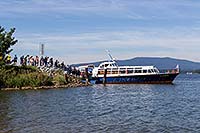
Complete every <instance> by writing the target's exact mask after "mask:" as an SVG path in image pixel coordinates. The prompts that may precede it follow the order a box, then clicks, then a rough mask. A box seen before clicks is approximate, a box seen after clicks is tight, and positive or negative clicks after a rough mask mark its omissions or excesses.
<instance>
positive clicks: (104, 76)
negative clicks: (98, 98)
mask: <svg viewBox="0 0 200 133" xmlns="http://www.w3.org/2000/svg"><path fill="white" fill-rule="evenodd" d="M106 75H107V68H106V69H104V75H103V84H104V85H105V84H106Z"/></svg>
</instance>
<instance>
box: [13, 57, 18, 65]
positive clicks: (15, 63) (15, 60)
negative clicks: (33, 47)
mask: <svg viewBox="0 0 200 133" xmlns="http://www.w3.org/2000/svg"><path fill="white" fill-rule="evenodd" d="M13 62H14V65H17V55H15V57H14V59H13Z"/></svg>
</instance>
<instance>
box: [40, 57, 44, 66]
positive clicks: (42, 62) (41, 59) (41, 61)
mask: <svg viewBox="0 0 200 133" xmlns="http://www.w3.org/2000/svg"><path fill="white" fill-rule="evenodd" d="M43 65H44V58H43V56H42V57H41V58H40V66H43Z"/></svg>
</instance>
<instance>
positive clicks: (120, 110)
mask: <svg viewBox="0 0 200 133" xmlns="http://www.w3.org/2000/svg"><path fill="white" fill-rule="evenodd" d="M199 94H200V76H199V75H194V76H191V75H189V76H188V75H180V76H179V77H178V78H177V79H176V81H175V83H174V85H107V86H103V85H94V86H90V87H80V88H74V89H72V88H71V89H58V90H37V91H3V92H0V132H199V131H200V111H199V109H200V104H199V103H200V95H199Z"/></svg>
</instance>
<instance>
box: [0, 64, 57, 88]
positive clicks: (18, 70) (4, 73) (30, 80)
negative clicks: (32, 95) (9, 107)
mask: <svg viewBox="0 0 200 133" xmlns="http://www.w3.org/2000/svg"><path fill="white" fill-rule="evenodd" d="M0 77H1V79H0V87H19V88H20V87H26V86H31V87H38V86H51V85H53V82H52V80H53V79H52V78H51V77H49V76H48V75H47V74H46V73H42V72H40V71H39V70H37V68H36V67H30V66H28V67H27V66H20V67H18V66H4V67H1V68H0Z"/></svg>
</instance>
